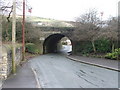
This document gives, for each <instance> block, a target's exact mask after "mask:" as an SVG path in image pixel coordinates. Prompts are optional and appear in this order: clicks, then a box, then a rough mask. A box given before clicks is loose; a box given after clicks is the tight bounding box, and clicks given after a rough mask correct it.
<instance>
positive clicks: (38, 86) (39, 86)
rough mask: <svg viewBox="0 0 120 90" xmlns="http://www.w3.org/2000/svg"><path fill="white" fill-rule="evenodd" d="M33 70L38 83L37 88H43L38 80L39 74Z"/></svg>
mask: <svg viewBox="0 0 120 90" xmlns="http://www.w3.org/2000/svg"><path fill="white" fill-rule="evenodd" d="M31 69H32V71H33V73H34V75H35V79H36V82H37V88H42V87H41V85H40V83H39V80H38V78H37V73H36V71H35V70H34V69H33V68H32V67H31Z"/></svg>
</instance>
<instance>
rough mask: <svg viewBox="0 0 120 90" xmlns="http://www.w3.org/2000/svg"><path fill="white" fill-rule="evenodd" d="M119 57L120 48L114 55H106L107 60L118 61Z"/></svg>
mask: <svg viewBox="0 0 120 90" xmlns="http://www.w3.org/2000/svg"><path fill="white" fill-rule="evenodd" d="M119 56H120V48H117V49H115V50H114V52H112V53H107V54H106V55H105V58H108V59H116V60H117V58H119Z"/></svg>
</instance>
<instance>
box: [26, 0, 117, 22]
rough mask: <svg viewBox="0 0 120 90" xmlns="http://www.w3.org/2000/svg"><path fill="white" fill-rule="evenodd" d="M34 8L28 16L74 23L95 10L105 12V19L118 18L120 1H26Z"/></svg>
mask: <svg viewBox="0 0 120 90" xmlns="http://www.w3.org/2000/svg"><path fill="white" fill-rule="evenodd" d="M26 1H27V5H28V6H31V7H32V13H31V14H29V13H27V14H28V15H31V16H39V17H45V18H52V19H57V20H67V21H74V20H75V18H76V17H78V16H80V15H81V14H84V13H86V12H87V11H88V10H89V9H93V8H95V9H96V10H97V11H98V15H100V12H103V13H104V14H103V17H102V18H103V19H104V20H105V19H108V18H109V17H110V16H117V13H118V12H117V11H118V8H117V7H118V1H119V0H26Z"/></svg>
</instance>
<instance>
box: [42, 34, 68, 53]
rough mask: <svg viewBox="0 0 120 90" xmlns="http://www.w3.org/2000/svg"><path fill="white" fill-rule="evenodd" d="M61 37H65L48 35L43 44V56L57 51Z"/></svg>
mask: <svg viewBox="0 0 120 90" xmlns="http://www.w3.org/2000/svg"><path fill="white" fill-rule="evenodd" d="M63 37H67V36H65V35H63V34H52V35H49V36H48V37H47V38H46V39H45V40H44V42H43V54H46V53H55V52H56V51H57V44H58V42H59V41H60V40H61V39H62V38H63ZM68 38H69V37H68Z"/></svg>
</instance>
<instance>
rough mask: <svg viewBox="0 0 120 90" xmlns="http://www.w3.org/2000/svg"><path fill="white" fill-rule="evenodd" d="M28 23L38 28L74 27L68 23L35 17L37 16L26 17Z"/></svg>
mask: <svg viewBox="0 0 120 90" xmlns="http://www.w3.org/2000/svg"><path fill="white" fill-rule="evenodd" d="M26 21H28V22H32V23H33V24H34V25H36V26H54V27H73V25H72V24H70V23H68V22H66V21H60V20H54V19H50V18H42V17H35V16H29V17H26Z"/></svg>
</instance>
